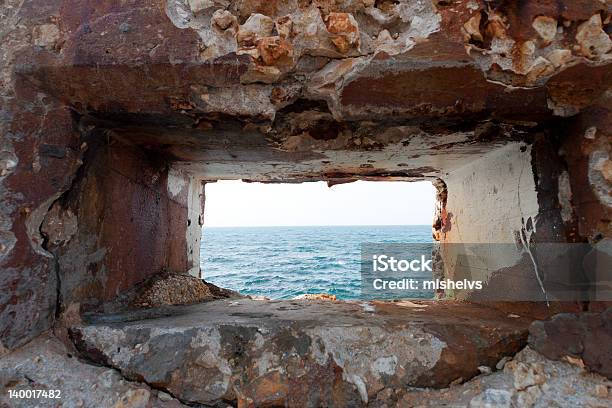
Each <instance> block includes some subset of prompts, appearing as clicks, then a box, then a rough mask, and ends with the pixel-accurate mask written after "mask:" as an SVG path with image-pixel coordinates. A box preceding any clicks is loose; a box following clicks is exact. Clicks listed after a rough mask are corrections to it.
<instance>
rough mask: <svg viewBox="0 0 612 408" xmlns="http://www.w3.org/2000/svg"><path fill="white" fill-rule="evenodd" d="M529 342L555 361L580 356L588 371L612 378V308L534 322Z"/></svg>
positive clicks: (530, 330) (566, 314) (561, 315)
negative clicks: (599, 311)
mask: <svg viewBox="0 0 612 408" xmlns="http://www.w3.org/2000/svg"><path fill="white" fill-rule="evenodd" d="M529 345H530V346H531V347H532V348H533V349H535V350H537V351H538V352H540V353H541V354H543V355H544V356H546V357H548V358H550V359H553V360H561V359H567V358H568V357H569V358H573V359H575V360H577V359H579V360H580V361H581V363H582V364H584V365H585V366H586V367H587V368H588V369H589V370H591V371H594V372H596V373H599V374H601V375H604V376H606V377H607V378H609V379H612V308H610V309H608V310H606V311H604V312H601V313H581V314H571V313H562V314H558V315H555V316H553V317H552V318H551V319H549V320H538V321H535V322H533V323H532V325H531V327H530V328H529Z"/></svg>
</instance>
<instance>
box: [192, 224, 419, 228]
mask: <svg viewBox="0 0 612 408" xmlns="http://www.w3.org/2000/svg"><path fill="white" fill-rule="evenodd" d="M279 227H431V225H430V224H326V225H323V224H308V225H304V224H301V225H206V224H205V225H203V226H202V228H279Z"/></svg>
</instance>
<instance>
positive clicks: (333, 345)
mask: <svg viewBox="0 0 612 408" xmlns="http://www.w3.org/2000/svg"><path fill="white" fill-rule="evenodd" d="M372 306H374V309H375V312H373V313H372V312H366V311H364V309H363V308H362V307H361V305H360V304H358V303H346V302H311V301H256V300H221V301H215V302H208V303H205V304H200V305H194V306H187V307H182V308H179V309H176V310H174V311H168V310H166V311H164V312H163V313H162V315H160V317H159V318H154V316H149V318H148V319H147V320H142V321H139V320H134V318H133V317H130V314H129V313H128V314H120V315H102V316H97V317H96V316H91V317H89V321H90V322H91V324H88V325H84V326H75V327H72V328H71V337H72V339H73V341H74V344H75V346H76V347H77V349H78V350H79V351H80V352H81V353H83V355H84V356H85V357H87V358H88V359H91V360H93V361H95V362H97V363H100V364H103V365H106V366H111V367H114V368H116V369H117V370H119V371H120V372H121V373H122V374H123V375H124V376H126V377H127V378H131V379H134V380H138V381H144V382H145V383H148V384H155V385H156V387H157V388H160V389H163V390H165V391H167V392H169V393H170V394H172V395H174V396H176V397H177V398H179V399H180V400H181V401H185V402H191V403H202V404H215V403H218V402H220V401H236V402H237V403H238V404H239V405H242V404H247V405H249V404H253V405H254V406H266V405H269V404H273V405H288V406H320V405H342V406H346V405H365V404H367V403H368V401H371V400H374V399H376V398H377V397H376V396H377V394H378V393H379V392H380V391H382V390H384V389H385V388H398V389H403V388H406V387H434V388H440V387H447V386H448V385H449V384H451V383H453V382H461V381H465V380H468V379H469V378H471V377H473V376H475V375H478V374H479V372H480V371H479V369H478V367H479V366H483V365H488V366H493V365H494V364H495V363H496V362H497V361H498V360H499V359H500V358H501V357H503V356H504V355H512V354H513V353H514V352H516V351H517V350H519V349H520V348H522V347H523V345H524V344H525V340H526V337H525V336H526V328H527V325H528V322H529V320H528V319H523V318H519V319H513V320H512V321H507V320H506V319H505V318H504V317H505V315H504V314H503V313H499V312H495V311H492V310H490V309H487V308H483V307H480V306H476V305H469V304H457V303H452V302H451V303H446V302H441V303H438V304H422V305H419V304H416V303H407V304H402V303H398V304H384V303H374V304H372ZM450 311H454V312H459V311H460V313H461V315H462V316H463V318H464V320H462V321H461V322H457V321H453V320H449V319H448V313H449V312H450ZM168 313H170V316H168ZM366 314H367V316H366ZM164 315H166V317H163V316H164ZM470 316H471V317H470ZM315 384H317V385H316V386H315Z"/></svg>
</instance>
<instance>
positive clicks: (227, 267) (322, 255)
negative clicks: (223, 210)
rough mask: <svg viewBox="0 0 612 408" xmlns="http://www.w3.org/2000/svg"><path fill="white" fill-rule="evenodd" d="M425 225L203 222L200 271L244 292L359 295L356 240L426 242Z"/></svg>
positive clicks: (278, 296) (271, 295)
mask: <svg viewBox="0 0 612 408" xmlns="http://www.w3.org/2000/svg"><path fill="white" fill-rule="evenodd" d="M431 241H432V237H431V226H429V225H410V226H340V227H339V226H330V227H319V226H316V227H315V226H313V227H310V226H309V227H217V228H214V227H205V228H203V231H202V241H201V242H202V244H201V250H200V256H201V268H202V275H203V277H204V279H205V280H206V281H209V282H212V283H214V284H215V285H218V286H220V287H224V288H228V289H233V290H237V291H239V292H240V293H242V294H245V295H257V296H266V297H269V298H272V299H291V298H294V297H296V296H299V295H302V294H307V293H328V294H331V295H336V297H337V298H338V299H343V300H349V299H358V298H359V297H360V295H361V280H360V267H361V265H360V262H361V252H360V244H361V243H366V242H376V243H413V242H414V243H426V242H431Z"/></svg>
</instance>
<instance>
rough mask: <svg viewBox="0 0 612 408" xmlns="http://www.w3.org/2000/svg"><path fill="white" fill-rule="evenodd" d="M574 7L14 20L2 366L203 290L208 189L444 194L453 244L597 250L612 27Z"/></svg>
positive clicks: (6, 82)
mask: <svg viewBox="0 0 612 408" xmlns="http://www.w3.org/2000/svg"><path fill="white" fill-rule="evenodd" d="M493 3H494V4H493ZM561 3H562V4H561ZM561 3H559V2H556V3H555V2H538V1H527V2H520V4H519V3H516V4H515V2H507V1H500V2H487V1H481V0H478V1H458V2H446V1H432V2H430V1H419V2H413V1H406V0H402V1H399V2H387V1H382V2H378V1H376V2H372V1H345V2H340V3H338V2H331V1H315V2H304V1H294V0H292V1H288V2H278V1H270V2H261V1H241V2H236V1H230V2H220V1H206V2H200V1H183V0H180V1H179V0H169V1H160V0H130V1H127V2H123V3H121V4H118V3H116V2H112V1H102V2H96V3H95V4H94V3H91V2H82V1H76V0H68V1H45V2H34V3H32V2H19V1H14V0H9V1H7V2H4V3H3V4H2V5H1V6H0V23H1V25H0V27H2V28H0V40H1V44H2V46H1V47H0V61H1V63H0V64H1V65H0V82H1V83H0V85H1V86H0V97H1V98H0V137H1V138H0V193H1V197H0V271H1V272H2V274H1V276H0V289H1V293H2V295H1V297H0V338H1V341H2V345H3V347H5V348H13V347H15V346H17V345H19V344H22V343H24V342H26V341H28V340H29V339H31V338H32V337H34V336H35V335H36V334H38V333H40V332H41V331H44V330H46V329H49V328H50V327H51V326H52V323H53V320H54V319H55V315H56V314H61V310H62V309H63V308H65V307H66V306H67V305H69V304H70V303H72V302H76V303H79V304H83V305H87V306H93V305H94V304H95V303H97V302H98V301H102V300H109V299H111V298H113V297H114V296H116V295H117V294H120V293H121V292H122V291H124V290H125V289H128V288H130V287H132V286H133V285H134V284H136V283H137V282H139V281H142V280H144V279H145V278H146V277H148V276H150V275H152V274H155V273H156V272H158V271H160V270H162V269H164V268H165V269H172V270H175V271H182V272H189V273H191V274H193V275H197V274H198V268H197V264H198V259H197V258H198V246H199V243H198V239H199V232H198V231H199V227H200V225H199V224H200V222H199V221H200V217H199V216H200V214H201V206H200V202H201V199H202V197H200V196H201V185H200V182H199V179H200V178H202V179H203V180H204V181H212V180H217V179H223V178H232V179H237V178H243V179H248V180H252V181H265V182H278V181H292V182H299V181H308V180H325V181H328V182H329V183H330V184H334V183H341V182H350V181H353V180H358V179H362V180H403V181H411V180H423V179H431V180H437V179H441V180H444V181H446V183H447V192H448V194H449V198H448V203H447V207H446V208H441V209H440V214H441V219H442V220H445V222H444V223H441V224H440V228H441V234H443V235H445V236H446V238H444V239H447V240H448V242H455V241H458V240H462V241H463V242H465V240H468V239H469V240H472V239H474V240H479V241H480V240H482V241H484V240H486V239H491V240H496V241H497V240H500V241H501V242H512V239H513V238H512V234H514V233H515V232H516V231H523V230H525V231H532V230H533V231H535V233H534V234H535V235H534V240H542V242H546V241H554V242H558V241H563V240H565V241H568V242H581V241H588V242H592V243H597V245H601V244H599V243H600V242H602V243H603V242H605V239H606V238H610V236H611V232H610V227H609V226H610V222H609V220H610V208H611V205H610V202H609V191H610V190H609V189H610V170H609V169H610V143H609V138H610V135H609V131H608V130H607V129H609V121H610V113H609V106H610V92H609V89H610V84H611V72H612V71H611V69H610V65H609V61H610V51H611V49H612V40H610V37H609V35H608V32H609V27H610V18H609V15H610V9H609V6H607V5H605V4H604V3H602V2H601V1H598V0H592V1H588V0H585V1H581V2H569V1H568V2H561ZM560 4H561V5H560ZM521 146H524V148H525V151H521ZM517 148H518V150H517ZM559 152H561V156H559ZM508 154H509V155H508ZM510 166H512V170H510ZM502 169H508V170H507V171H506V172H502V171H501V170H502ZM470 171H471V172H472V173H475V175H474V176H473V177H472V176H471V173H469V172H470ZM485 176H486V177H488V178H486V177H485ZM471 178H473V180H474V182H472V183H470V182H469V180H470V179H471ZM517 178H518V179H520V182H518V180H517ZM506 180H508V182H506ZM517 182H518V184H517ZM517 186H518V187H517ZM493 188H496V189H497V193H492V190H493ZM534 188H535V190H534ZM518 192H520V193H521V194H520V195H521V197H520V201H521V203H520V205H519V207H520V208H522V209H523V210H522V211H523V212H524V213H525V214H522V213H521V211H518V212H517V210H516V208H517V205H516V203H517V200H518V198H519V197H518ZM471 204H474V206H471ZM476 204H478V206H476ZM464 206H465V207H464ZM495 206H498V207H495ZM462 207H464V208H463V210H462V209H461V208H462ZM493 208H498V210H497V211H494V210H493ZM461 211H463V213H461ZM523 215H524V216H525V217H522V219H521V216H523ZM534 216H535V218H534ZM485 220H487V221H485ZM529 220H531V225H529ZM137 223H138V232H135V230H134V228H133V227H132V225H136V224H137ZM476 225H478V226H479V227H478V230H477V229H476V228H474V226H476ZM468 226H469V227H468ZM470 230H471V232H469V231H470ZM466 231H467V232H466ZM460 232H462V233H464V235H459V233H460ZM468 232H469V233H468ZM519 236H520V234H519ZM515 238H516V235H515ZM488 276H492V275H488ZM525 283H526V284H529V285H532V286H533V280H531V279H528V280H526V281H525ZM536 288H537V287H536ZM67 302H68V303H67Z"/></svg>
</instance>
